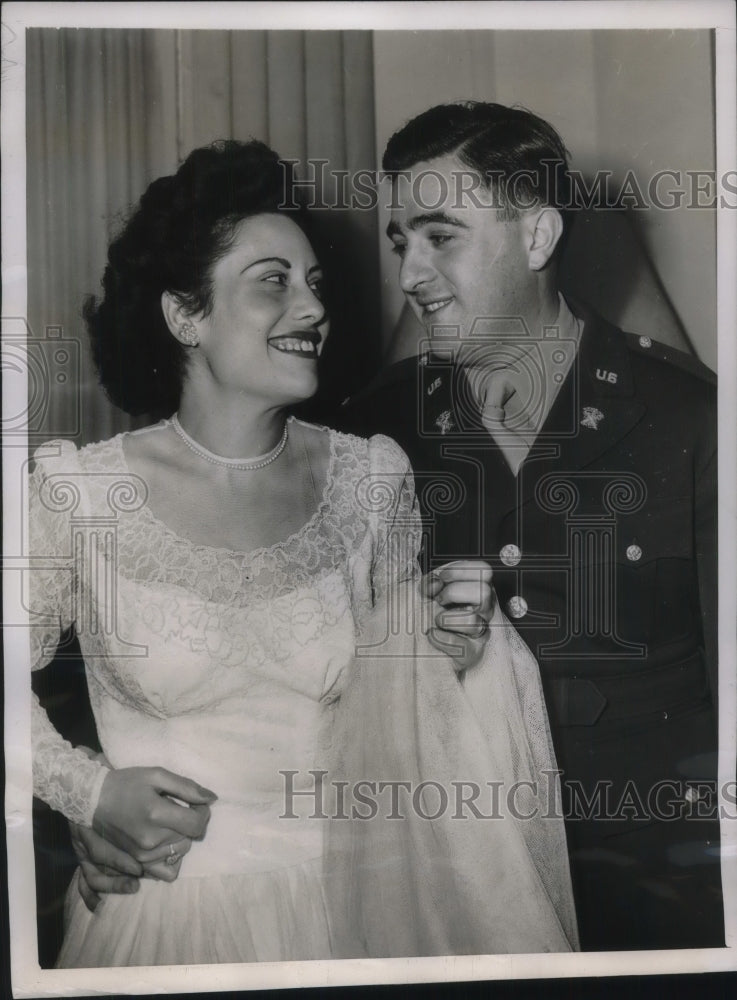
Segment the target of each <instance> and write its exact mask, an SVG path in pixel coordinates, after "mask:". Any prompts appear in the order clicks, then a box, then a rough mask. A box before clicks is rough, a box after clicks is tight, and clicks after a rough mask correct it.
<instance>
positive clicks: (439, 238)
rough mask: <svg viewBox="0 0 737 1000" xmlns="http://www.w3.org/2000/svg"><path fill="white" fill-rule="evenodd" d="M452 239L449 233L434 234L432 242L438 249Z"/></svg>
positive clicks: (431, 238)
mask: <svg viewBox="0 0 737 1000" xmlns="http://www.w3.org/2000/svg"><path fill="white" fill-rule="evenodd" d="M452 239H453V237H452V236H451V235H450V234H449V233H432V235H431V236H430V242H431V243H432V245H433V246H436V247H441V246H443V244H444V243H447V242H448V241H449V240H452Z"/></svg>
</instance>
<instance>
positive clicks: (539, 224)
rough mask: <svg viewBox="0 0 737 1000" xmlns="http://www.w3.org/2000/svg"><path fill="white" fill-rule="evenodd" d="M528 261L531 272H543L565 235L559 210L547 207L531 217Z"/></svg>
mask: <svg viewBox="0 0 737 1000" xmlns="http://www.w3.org/2000/svg"><path fill="white" fill-rule="evenodd" d="M528 225H529V232H528V239H529V242H528V249H527V260H528V263H529V265H530V270H531V271H542V269H543V268H544V267H545V265H546V264H547V263H548V262H549V261H550V258H551V257H552V256H553V252H554V250H555V248H556V246H557V245H558V240H559V239H560V238H561V236H562V235H563V219H562V217H561V214H560V212H559V211H558V209H557V208H551V207H550V206H549V205H546V206H545V207H544V208H541V209H539V210H538V211H537V212H536V213H535V214H534V215H532V214H531V215H530V217H529V222H528Z"/></svg>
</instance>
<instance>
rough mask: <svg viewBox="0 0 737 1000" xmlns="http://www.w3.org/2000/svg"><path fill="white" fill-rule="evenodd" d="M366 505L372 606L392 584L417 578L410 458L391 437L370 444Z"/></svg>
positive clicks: (417, 529)
mask: <svg viewBox="0 0 737 1000" xmlns="http://www.w3.org/2000/svg"><path fill="white" fill-rule="evenodd" d="M369 468H370V474H369V487H368V490H369V502H370V509H371V512H372V541H373V545H374V551H373V559H372V566H371V581H372V588H373V594H374V603H375V604H376V603H378V601H379V599H380V598H381V597H382V595H383V594H385V593H386V592H387V590H388V588H389V587H391V586H392V585H393V584H395V583H400V582H403V581H406V580H412V579H415V578H417V577H418V576H419V572H420V570H419V564H418V561H417V558H418V555H419V552H420V546H421V544H422V521H421V519H420V511H419V505H418V503H417V497H416V496H415V483H414V476H413V475H412V468H411V466H410V464H409V459H408V458H407V456H406V455H405V453H404V452H403V451H402V449H401V448H400V447H399V445H398V444H397V443H396V442H395V441H393V440H392V439H391V438H388V437H384V436H383V435H380V434H377V435H376V436H375V437H373V438H371V440H370V442H369Z"/></svg>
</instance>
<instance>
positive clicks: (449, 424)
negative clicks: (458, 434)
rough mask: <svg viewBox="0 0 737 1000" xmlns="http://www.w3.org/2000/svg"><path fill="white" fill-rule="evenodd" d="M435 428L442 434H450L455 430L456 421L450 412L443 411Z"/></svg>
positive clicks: (437, 419) (436, 421)
mask: <svg viewBox="0 0 737 1000" xmlns="http://www.w3.org/2000/svg"><path fill="white" fill-rule="evenodd" d="M435 426H436V427H437V428H438V430H439V431H440V433H441V434H449V433H450V431H452V430H453V428H454V427H455V421H454V420H453V417H452V416H451V413H450V410H443V412H442V413H441V414H440V416H439V417H437V418H436V420H435Z"/></svg>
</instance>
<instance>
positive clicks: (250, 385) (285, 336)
mask: <svg viewBox="0 0 737 1000" xmlns="http://www.w3.org/2000/svg"><path fill="white" fill-rule="evenodd" d="M321 280H322V271H321V269H320V265H319V264H318V262H317V259H316V257H315V254H314V252H313V250H312V247H311V246H310V244H309V241H308V240H307V237H306V236H305V235H304V233H303V232H302V230H301V229H300V228H299V226H297V225H296V224H295V223H294V222H292V220H291V219H289V218H287V217H286V216H283V215H277V214H264V215H256V216H252V217H251V218H248V219H244V220H243V221H241V222H240V223H238V225H237V226H236V229H235V233H234V238H233V241H232V245H231V247H230V249H229V250H228V251H227V253H226V254H225V255H224V256H223V257H221V258H220V260H218V261H217V262H216V263H215V265H214V266H213V268H212V303H213V306H212V310H211V312H210V314H209V315H208V316H200V317H193V318H192V322H194V324H195V326H196V328H197V332H198V334H199V338H200V345H199V348H198V350H197V351H196V352H194V356H195V359H196V363H197V364H204V365H206V367H207V368H208V369H209V373H210V375H211V376H212V377H213V378H214V380H215V382H216V383H217V384H218V385H219V386H220V387H221V388H222V389H225V390H235V391H239V392H245V393H248V394H253V395H255V396H259V397H262V398H263V399H264V400H265V401H266V402H267V403H276V404H278V405H286V404H289V403H294V402H298V401H299V400H302V399H308V398H309V397H310V396H312V395H314V393H315V391H316V390H317V359H318V357H319V355H320V352H321V351H322V348H323V345H324V343H325V338H326V337H327V333H328V321H327V316H326V314H325V308H324V306H323V304H322V299H321V291H320V285H321ZM191 374H192V375H193V374H194V373H193V372H191Z"/></svg>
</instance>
